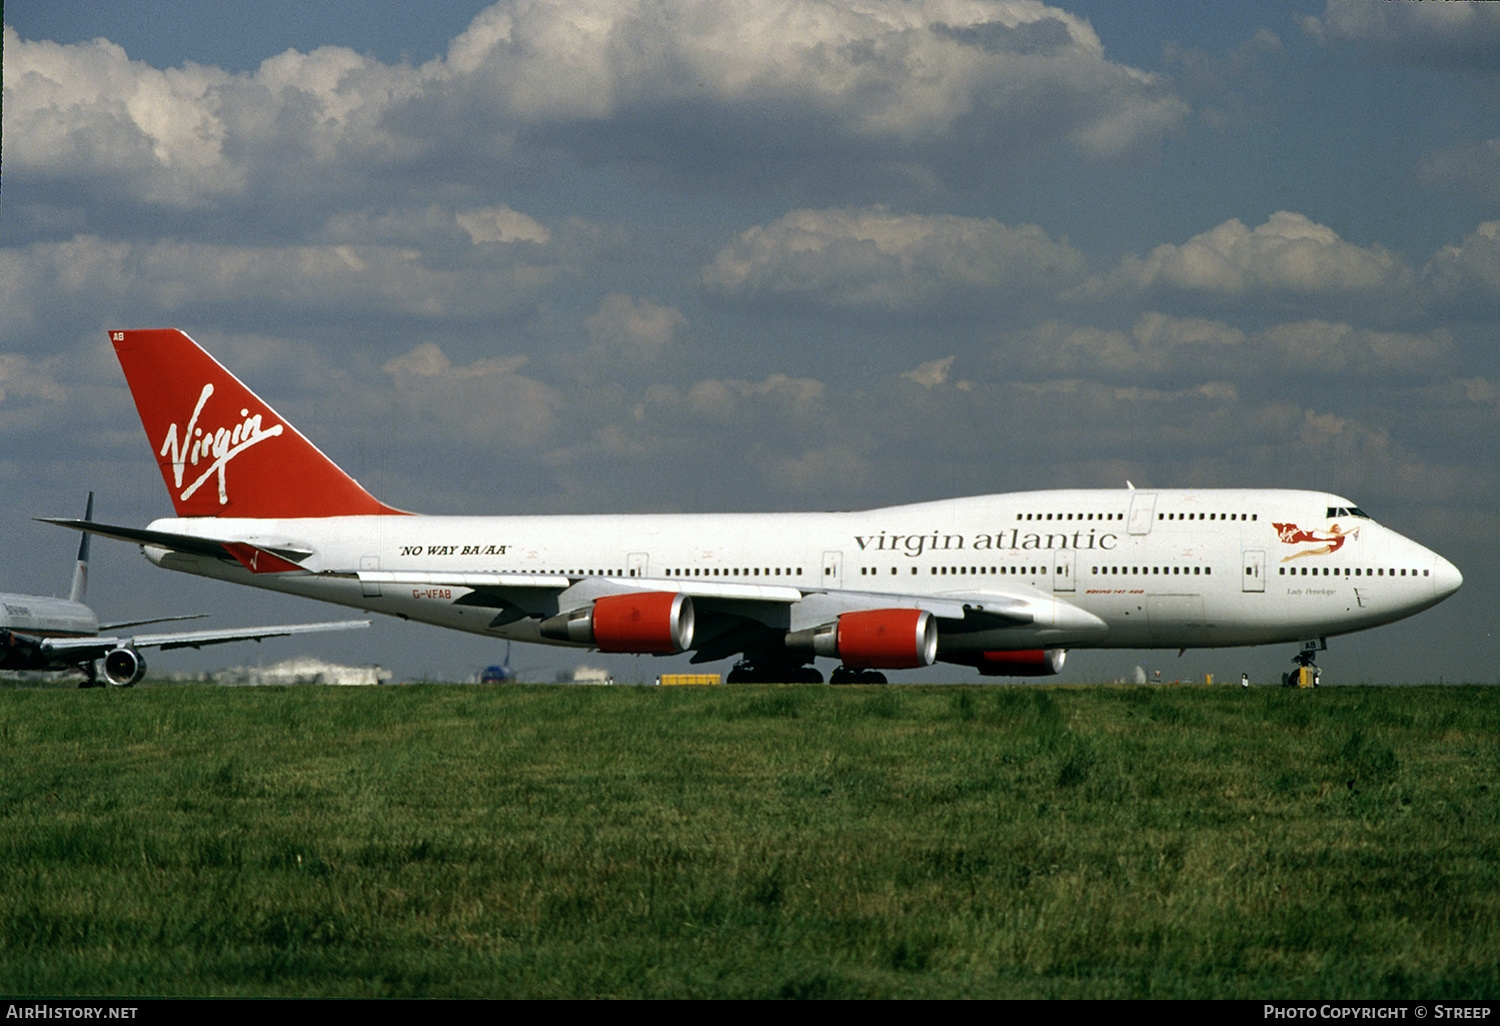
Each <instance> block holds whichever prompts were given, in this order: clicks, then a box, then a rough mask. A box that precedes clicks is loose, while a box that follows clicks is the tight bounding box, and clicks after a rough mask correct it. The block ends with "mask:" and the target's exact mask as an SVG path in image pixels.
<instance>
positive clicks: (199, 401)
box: [109, 328, 401, 518]
mask: <svg viewBox="0 0 1500 1026" xmlns="http://www.w3.org/2000/svg"><path fill="white" fill-rule="evenodd" d="M109 339H110V341H111V342H112V343H113V344H114V347H115V355H116V356H118V357H119V359H120V366H121V367H122V368H123V369H124V371H125V380H126V381H127V382H128V383H129V385H130V392H131V394H132V395H133V396H135V406H136V409H137V410H138V411H139V412H140V415H141V424H142V425H143V426H144V427H145V429H146V437H147V438H148V439H149V440H150V442H151V447H152V450H153V451H154V452H155V454H156V462H157V464H158V465H159V466H160V467H161V474H162V478H163V479H164V480H165V481H166V482H167V491H169V492H171V493H172V504H173V505H174V506H175V507H176V508H177V515H178V516H181V517H256V518H260V517H267V518H272V517H274V518H285V517H336V516H357V515H372V514H395V513H400V512H401V511H400V510H396V509H392V508H391V507H389V506H387V505H385V504H384V503H382V502H380V501H378V500H377V499H375V498H374V497H373V496H372V495H370V493H369V492H367V491H365V490H364V489H363V488H361V487H360V485H359V482H357V481H355V480H354V479H353V478H352V477H350V476H349V475H348V474H346V473H344V472H343V471H342V470H340V469H339V467H338V465H337V464H335V463H334V462H333V461H332V460H330V459H329V458H328V457H327V456H325V455H323V453H322V452H321V451H320V450H319V449H318V447H317V446H315V445H313V444H312V443H311V442H309V441H308V440H307V439H306V438H305V437H303V436H302V434H301V432H299V431H298V430H297V429H296V428H294V427H292V425H290V424H288V423H287V422H286V421H285V420H284V419H282V417H281V416H280V415H279V414H278V413H277V412H276V411H275V410H273V409H271V407H270V406H268V405H267V404H266V403H265V402H264V401H263V400H262V399H261V398H260V397H259V396H257V395H256V394H255V393H254V392H252V391H250V389H248V388H246V387H245V386H244V385H243V384H241V382H240V381H239V379H238V378H236V377H235V376H234V375H233V374H231V373H229V371H227V370H225V369H224V368H223V366H222V365H220V364H219V362H218V361H217V360H215V359H214V358H213V357H212V356H209V355H208V353H206V352H204V351H203V349H202V348H201V347H200V346H199V345H198V343H196V342H194V341H193V340H192V339H190V338H188V337H187V335H185V334H183V333H182V332H180V331H178V330H176V329H175V328H160V329H151V330H144V331H112V332H110V333H109Z"/></svg>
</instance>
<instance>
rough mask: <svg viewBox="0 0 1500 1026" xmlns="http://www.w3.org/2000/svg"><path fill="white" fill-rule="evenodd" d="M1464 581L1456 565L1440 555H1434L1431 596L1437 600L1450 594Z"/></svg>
mask: <svg viewBox="0 0 1500 1026" xmlns="http://www.w3.org/2000/svg"><path fill="white" fill-rule="evenodd" d="M1463 583H1464V575H1463V574H1461V573H1459V572H1458V567H1456V566H1454V565H1453V564H1452V563H1450V562H1448V561H1447V560H1446V559H1444V558H1443V557H1442V556H1434V557H1433V561H1432V590H1433V596H1434V597H1435V598H1437V599H1438V600H1440V601H1441V600H1442V599H1445V598H1447V597H1448V596H1449V595H1452V594H1453V593H1454V592H1455V591H1457V590H1458V589H1459V587H1460V586H1461V585H1462V584H1463Z"/></svg>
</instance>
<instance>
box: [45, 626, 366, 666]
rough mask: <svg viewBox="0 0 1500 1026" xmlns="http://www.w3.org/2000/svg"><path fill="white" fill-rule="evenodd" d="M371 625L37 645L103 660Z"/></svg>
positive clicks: (62, 640) (61, 654)
mask: <svg viewBox="0 0 1500 1026" xmlns="http://www.w3.org/2000/svg"><path fill="white" fill-rule="evenodd" d="M368 626H370V621H369V620H339V621H335V622H331V623H298V624H283V625H280V626H275V627H241V628H238V629H235V630H227V631H180V632H177V633H170V634H137V635H136V636H135V637H133V638H124V637H98V638H47V639H43V640H42V641H41V642H39V643H38V645H37V647H38V648H39V649H40V650H41V651H42V652H44V653H47V654H49V655H51V656H53V657H54V658H60V657H66V659H67V660H69V661H72V662H87V661H89V660H92V659H101V658H103V657H104V656H105V654H107V653H108V652H111V651H113V650H114V649H116V648H159V649H161V650H162V651H164V652H165V651H168V650H170V649H174V648H202V647H203V646H205V645H222V644H225V643H226V642H230V641H261V640H263V639H265V638H281V637H286V636H288V635H292V634H315V633H318V632H321V631H349V630H359V629H361V628H364V627H368Z"/></svg>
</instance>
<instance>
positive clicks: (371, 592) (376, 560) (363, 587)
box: [359, 556, 380, 598]
mask: <svg viewBox="0 0 1500 1026" xmlns="http://www.w3.org/2000/svg"><path fill="white" fill-rule="evenodd" d="M359 568H360V569H361V570H379V569H380V557H379V556H360V557H359ZM359 590H360V593H361V594H363V595H364V597H365V598H379V597H380V582H378V581H361V582H360V585H359Z"/></svg>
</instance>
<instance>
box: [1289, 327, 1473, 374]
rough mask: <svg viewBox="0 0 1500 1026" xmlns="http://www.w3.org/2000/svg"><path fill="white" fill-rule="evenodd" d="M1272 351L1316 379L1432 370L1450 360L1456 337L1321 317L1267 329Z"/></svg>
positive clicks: (1292, 371) (1291, 370)
mask: <svg viewBox="0 0 1500 1026" xmlns="http://www.w3.org/2000/svg"><path fill="white" fill-rule="evenodd" d="M1264 338H1265V342H1266V343H1267V346H1266V348H1267V350H1268V354H1267V355H1269V356H1271V358H1272V359H1273V360H1274V364H1275V365H1276V366H1277V367H1279V369H1280V371H1281V373H1283V374H1290V375H1298V376H1301V377H1303V378H1308V379H1312V380H1325V381H1326V380H1328V379H1329V378H1330V377H1332V376H1334V375H1350V376H1355V377H1371V376H1376V375H1388V374H1390V373H1391V372H1397V373H1400V374H1402V375H1406V376H1408V377H1409V376H1422V377H1426V376H1430V375H1432V374H1437V373H1440V372H1441V371H1442V370H1443V369H1444V368H1445V367H1446V366H1447V364H1448V362H1449V359H1450V357H1451V355H1452V351H1453V340H1452V338H1451V337H1450V335H1449V334H1448V332H1447V331H1445V330H1443V329H1441V328H1437V329H1433V330H1431V331H1428V332H1422V333H1418V332H1404V331H1375V330H1371V329H1368V328H1360V327H1356V326H1354V325H1350V324H1345V323H1341V322H1330V321H1322V320H1310V321H1298V322H1296V323H1288V324H1279V325H1276V326H1275V327H1272V328H1270V329H1268V330H1267V331H1266V333H1265V336H1264Z"/></svg>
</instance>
